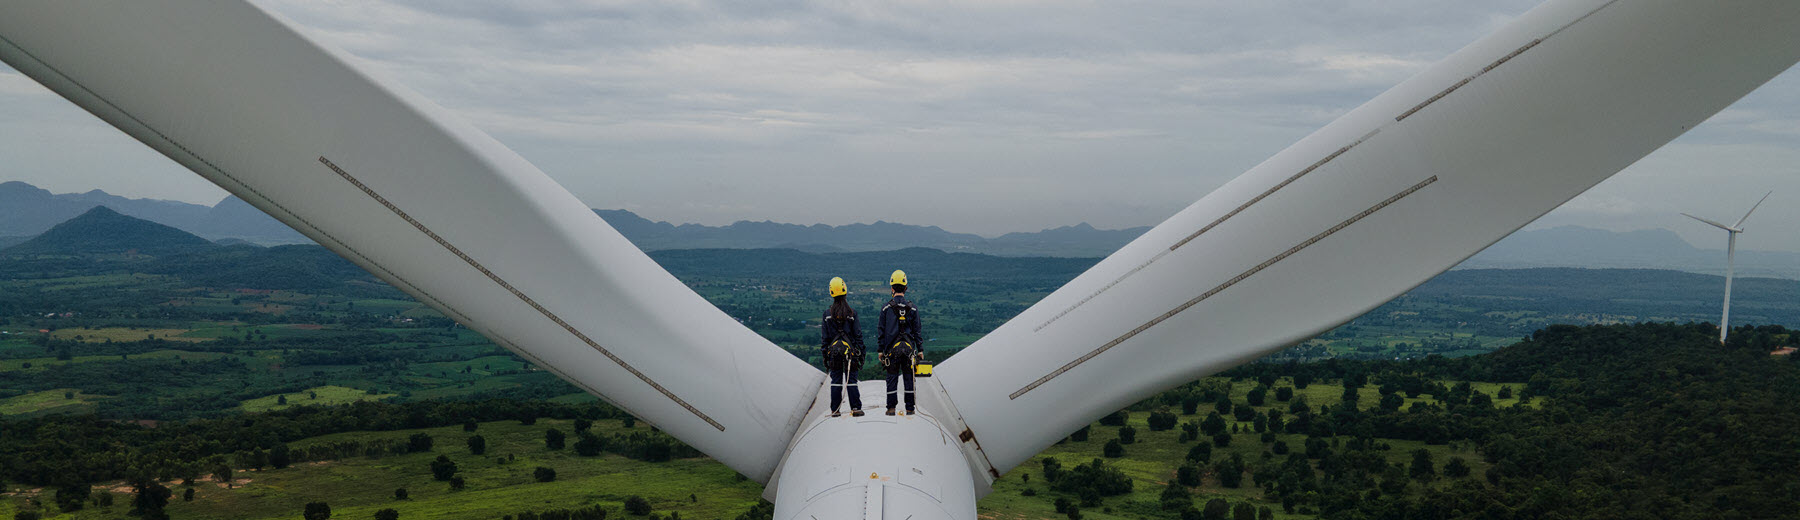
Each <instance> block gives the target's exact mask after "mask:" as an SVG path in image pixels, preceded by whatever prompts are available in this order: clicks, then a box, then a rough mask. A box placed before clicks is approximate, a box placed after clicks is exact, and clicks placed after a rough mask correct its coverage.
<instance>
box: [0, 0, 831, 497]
mask: <svg viewBox="0 0 1800 520" xmlns="http://www.w3.org/2000/svg"><path fill="white" fill-rule="evenodd" d="M0 59H4V60H5V61H6V62H7V63H9V64H11V65H12V66H14V67H16V68H17V69H19V70H20V71H21V72H24V73H25V74H27V75H29V76H31V77H32V78H33V79H35V80H37V81H38V82H40V83H43V84H44V85H45V86H48V87H50V88H51V89H52V90H55V91H56V92H57V93H59V94H61V95H62V96H63V97H66V98H68V99H69V100H70V101H73V102H75V104H77V105H80V106H81V107H82V108H85V109H87V110H88V111H89V112H92V113H94V115H96V116H99V117H100V118H101V119H103V120H105V121H106V122H108V123H111V124H112V125H113V126H116V127H118V128H119V129H120V130H123V131H125V132H126V133H128V134H130V135H131V136H132V137H135V138H137V139H138V140H140V141H143V142H144V143H145V144H147V145H149V146H150V147H151V148H154V149H156V150H157V151H159V152H162V153H163V154H164V155H167V156H169V157H170V158H172V159H174V160H176V161H177V162H179V163H181V164H182V165H184V166H187V167H188V168H190V169H192V170H194V171H195V172H198V173H199V174H200V175H202V176H204V177H206V178H207V179H208V180H211V181H213V182H214V183H217V184H218V185H220V186H222V187H224V188H225V189H226V190H229V191H231V192H232V193H234V194H236V195H238V196H239V197H242V198H243V199H244V200H245V201H247V202H249V203H251V204H253V205H255V206H257V207H258V208H261V209H262V210H263V211H266V212H268V213H269V214H270V215H273V216H274V217H275V218H277V219H280V220H281V221H282V222H285V223H287V224H288V225H290V226H293V227H294V228H295V229H297V230H299V231H300V232H302V233H305V234H306V235H307V236H309V237H312V238H313V239H314V240H316V241H318V242H319V243H320V244H323V245H325V246H326V247H328V248H331V249H332V250H333V251H336V252H337V253H338V254H340V255H343V256H344V257H345V258H347V259H349V260H350V261H352V262H355V263H356V264H357V265H360V266H362V267H363V268H365V269H368V270H369V272H371V273H373V274H375V275H376V276H379V277H381V278H382V279H384V280H387V281H388V282H389V283H391V284H393V285H394V286H395V287H397V288H400V289H401V290H404V291H406V292H408V293H411V294H412V295H414V296H416V297H418V298H419V300H420V301H422V302H425V303H426V304H429V305H431V306H432V307H435V308H437V309H438V310H440V311H442V312H443V313H444V314H445V315H447V316H450V317H452V318H455V319H456V320H457V321H459V322H462V323H463V324H465V325H468V326H469V327H470V328H473V329H475V330H478V331H480V332H481V333H482V334H484V335H486V336H487V337H489V338H491V339H493V340H494V342H495V343H498V344H500V345H502V346H504V347H506V348H508V349H511V350H512V351H513V352H516V353H518V354H519V355H521V356H524V357H525V358H527V359H530V360H531V361H532V362H533V363H534V364H536V365H537V366H539V367H543V368H545V369H549V370H551V371H553V372H555V373H556V374H557V375H559V376H562V377H563V378H564V379H567V380H569V381H570V382H572V383H575V384H576V385H578V386H580V387H582V388H584V389H586V390H588V391H590V392H593V393H595V394H597V395H599V396H601V397H603V398H605V399H606V400H608V401H611V402H612V403H613V404H616V405H618V406H619V407H620V408H623V409H625V410H626V411H628V412H630V413H632V414H633V415H636V416H638V417H641V418H643V419H645V420H647V421H649V422H651V423H654V424H655V425H657V426H658V427H661V428H662V430H663V431H666V432H668V433H670V434H672V435H674V436H675V437H677V438H679V439H681V440H682V441H684V442H687V443H688V444H690V445H693V446H694V447H696V448H698V449H700V450H701V451H704V452H706V453H707V454H709V455H711V456H713V457H714V458H716V459H718V460H719V461H720V462H724V463H725V464H726V465H728V466H730V467H731V468H733V469H735V470H737V471H739V472H741V473H743V474H744V475H747V476H750V477H751V478H754V479H757V480H759V481H760V480H764V479H767V478H768V477H769V475H770V473H771V472H772V471H773V470H774V467H775V465H776V463H777V462H778V460H779V458H780V457H781V454H782V452H783V450H784V449H785V447H786V444H787V442H788V440H789V439H790V438H791V437H792V435H793V432H794V429H795V428H796V427H797V425H798V422H799V420H800V419H801V418H802V417H803V415H804V413H805V412H806V410H807V408H808V407H809V406H810V405H811V403H812V402H813V400H814V396H815V394H816V391H817V388H819V384H820V382H821V381H822V380H823V378H824V375H823V374H821V373H820V372H819V371H818V370H815V369H813V368H811V367H810V366H808V365H807V364H806V363H805V362H803V361H801V360H798V359H796V358H794V356H792V355H789V354H787V353H786V352H783V351H782V350H781V349H779V348H776V347H775V346H774V345H772V344H770V343H769V342H768V341H766V340H764V339H762V338H761V337H759V336H757V335H756V334H755V333H754V332H752V331H750V330H749V329H746V328H744V327H743V326H742V325H739V324H738V323H737V322H736V321H735V320H733V319H732V318H731V317H729V316H727V315H726V314H725V313H723V312H721V311H720V310H719V309H717V308H715V307H713V306H712V305H710V304H708V303H707V302H706V300H704V299H702V298H700V296H698V295H696V294H694V293H693V292H692V291H690V290H688V289H687V287H685V286H684V285H682V283H681V282H680V281H678V280H676V279H675V277H673V276H671V275H669V274H668V273H667V272H665V271H663V270H662V269H661V268H660V267H658V266H657V265H656V263H654V262H652V261H651V260H650V258H649V257H648V256H646V255H645V254H644V253H643V252H641V251H639V250H638V249H637V248H635V247H633V246H632V245H631V243H630V242H627V241H626V240H625V238H624V237H622V236H620V235H619V233H617V232H616V231H614V230H613V229H612V228H611V227H609V226H607V225H606V223H605V222H603V221H602V220H600V218H599V217H598V216H596V215H595V214H594V213H593V211H592V210H590V209H589V208H588V207H586V206H585V205H583V204H582V203H581V201H579V200H576V198H575V197H574V196H573V195H570V194H569V193H568V192H567V191H564V190H563V188H562V187H561V186H559V185H557V184H556V182H554V181H552V180H551V179H550V178H549V177H547V176H545V175H544V174H543V173H542V172H540V171H538V169H537V168H536V167H533V166H532V165H531V164H529V163H527V162H526V161H525V160H524V159H523V158H521V157H519V156H518V155H517V154H515V153H513V152H512V151H511V150H508V149H507V148H506V147H505V146H502V145H501V144H500V143H499V142H498V141H495V140H494V139H492V138H490V137H488V136H487V135H486V134H484V133H482V132H481V131H480V130H477V129H475V127H473V126H471V125H469V124H468V123H465V122H463V121H461V120H460V119H458V118H456V117H454V116H452V115H450V114H449V113H448V112H446V111H445V110H443V109H442V108H439V107H437V106H436V105H433V104H432V103H430V102H428V101H426V100H424V99H423V98H421V97H419V96H418V95H416V94H413V93H411V92H409V91H407V90H406V89H403V88H400V87H398V86H396V85H395V84H394V83H391V82H389V81H386V80H383V79H381V75H380V74H378V73H376V72H374V71H371V70H367V69H364V68H361V67H358V66H356V65H353V64H352V62H353V61H354V60H351V59H349V58H347V57H346V56H344V55H342V54H339V53H336V52H335V51H331V50H328V49H325V48H324V47H322V46H321V45H319V44H317V43H315V42H312V41H309V40H308V39H307V38H306V37H305V36H303V35H301V34H298V33H297V32H295V31H294V30H293V29H291V28H290V27H288V26H287V25H286V24H284V23H283V22H281V21H279V20H277V19H276V18H275V17H273V16H271V15H270V14H268V13H265V12H263V11H262V10H260V9H259V8H257V7H255V6H253V5H251V4H249V3H245V2H218V1H210V0H140V1H132V2H110V1H99V0H69V1H63V0H42V1H39V0H18V1H8V2H4V3H0Z"/></svg>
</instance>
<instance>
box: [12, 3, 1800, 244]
mask: <svg viewBox="0 0 1800 520" xmlns="http://www.w3.org/2000/svg"><path fill="white" fill-rule="evenodd" d="M254 1H255V2H256V3H257V4H258V5H259V6H262V7H264V8H265V9H267V10H270V11H272V12H275V13H277V14H279V15H281V16H283V17H284V18H286V19H288V20H290V21H292V22H293V23H294V24H296V25H297V26H298V27H299V28H300V29H301V30H302V31H303V32H305V33H306V34H308V35H309V36H311V37H314V38H316V39H318V40H320V41H323V42H326V43H328V44H330V45H333V46H337V47H340V48H342V49H344V50H345V51H347V52H348V53H349V54H351V55H352V56H354V57H355V58H356V59H357V60H359V61H361V62H363V63H364V64H365V65H367V66H369V67H371V68H374V69H378V70H379V71H381V72H382V73H384V74H386V75H389V76H391V77H393V78H395V79H396V80H397V81H399V82H400V83H402V84H404V85H406V86H408V87H410V88H413V89H415V90H418V91H420V92H421V93H422V94H424V95H425V96H426V97H428V98H430V99H432V100H434V101H435V102H437V103H439V104H441V105H443V106H445V107H446V108H448V109H449V110H451V111H452V112H455V113H457V114H459V115H462V116H464V117H467V118H469V119H470V120H471V121H473V122H474V123H475V124H476V125H477V126H479V127H481V128H483V129H484V130H486V131H488V132H490V133H492V134H494V136H495V137H496V138H498V139H500V140H501V141H502V142H504V143H506V144H508V145H509V146H512V147H513V148H515V149H517V150H519V151H520V153H521V154H522V155H524V156H526V157H527V158H528V159H530V160H531V161H532V162H533V163H535V164H537V165H538V166H540V167H541V168H543V169H544V170H545V171H546V172H547V173H549V174H550V175H551V176H552V177H554V178H556V179H557V180H558V181H559V182H561V183H562V184H563V185H564V186H566V187H568V188H570V190H571V191H573V192H574V193H575V194H576V195H577V196H578V197H581V198H582V199H583V200H584V201H586V202H587V203H589V204H590V205H593V206H597V207H625V208H632V209H634V210H638V211H641V212H642V213H644V214H646V215H647V216H650V217H652V218H657V219H663V220H671V221H677V222H704V223H711V224H719V223H727V222H731V221H735V220H740V219H754V220H761V219H765V218H770V219H778V220H787V221H793V222H802V223H812V222H827V223H833V224H842V223H849V222H870V221H873V220H876V219H883V220H889V221H900V222H907V223H915V224H928V225H938V226H941V227H944V228H946V229H951V230H956V231H970V232H979V233H986V234H997V233H1002V232H1007V231H1017V230H1036V229H1042V228H1045V227H1052V226H1061V225H1068V224H1074V223H1077V222H1082V221H1086V222H1090V223H1093V224H1094V225H1097V226H1102V227H1127V226H1138V225H1150V224H1155V223H1156V222H1158V221H1160V220H1161V219H1163V218H1165V217H1166V216H1168V215H1169V214H1171V213H1173V212H1174V211H1177V210H1179V209H1180V208H1182V207H1184V206H1186V205H1188V204H1189V203H1191V202H1192V201H1193V200H1195V199H1197V198H1199V197H1200V196H1202V195H1204V194H1205V193H1206V192H1208V191H1210V190H1212V189H1213V188H1216V187H1217V186H1219V185H1221V184H1223V183H1224V182H1225V181H1227V180H1229V179H1231V178H1232V177H1234V176H1236V175H1238V174H1240V173H1242V172H1243V171H1244V170H1245V169H1247V168H1249V167H1251V166H1253V165H1255V164H1257V163H1259V162H1261V161H1262V160H1263V159H1265V158H1267V157H1268V156H1269V155H1271V154H1273V153H1275V152H1278V151H1279V150H1281V149H1282V148H1285V147H1286V146H1288V145H1289V144H1291V143H1292V142H1293V141H1294V140H1296V139H1298V138H1300V137H1302V136H1305V135H1306V134H1308V133H1310V132H1312V131H1313V130H1314V129H1317V128H1318V127H1319V126H1321V125H1324V124H1326V123H1328V122H1330V121H1331V120H1332V119H1334V118H1336V117H1337V116H1339V115H1341V114H1343V113H1344V112H1346V111H1348V110H1350V109H1352V108H1354V107H1356V106H1358V105H1360V104H1361V103H1363V102H1364V101H1367V100H1368V99H1369V98H1371V97H1373V96H1375V95H1376V94H1379V93H1380V92H1382V91H1384V90H1386V89H1387V88H1389V87H1391V86H1393V85H1394V84H1396V83H1398V82H1400V81H1401V80H1404V79H1405V78H1407V77H1409V76H1410V75H1412V74H1414V73H1416V72H1417V71H1419V70H1421V69H1422V68H1424V67H1426V66H1428V65H1429V64H1430V63H1432V62H1435V61H1436V60H1438V59H1441V58H1442V57H1444V56H1446V55H1448V54H1450V53H1451V52H1453V51H1455V50H1456V49H1458V48H1461V47H1462V46H1463V45H1466V44H1467V43H1469V42H1471V41H1474V40H1475V39H1476V38H1479V37H1480V36H1482V35H1484V34H1487V33H1488V32H1491V31H1492V30H1494V29H1495V28H1497V27H1499V26H1501V25H1502V24H1504V23H1506V22H1507V21H1509V20H1511V19H1513V18H1514V17H1516V16H1517V15H1518V14H1520V13H1523V12H1524V11H1526V10H1527V9H1529V8H1531V7H1532V6H1534V5H1535V4H1536V3H1537V1H1536V0H1497V1H1491V2H1452V3H1444V2H1437V1H1427V0H1331V1H1323V2H1311V3H1306V4H1294V3H1287V2H1242V1H1227V0H1141V1H1131V2H1089V1H1072V0H1048V1H1033V2H1023V1H1012V0H1004V1H982V2H966V1H949V0H894V1H886V2H866V1H851V0H816V1H799V0H794V1H789V0H771V1H758V2H730V1H700V0H668V1H662V0H641V1H640V0H609V1H584V2H574V1H551V0H521V1H515V2H492V1H486V0H356V1H349V0H254ZM1793 76H1794V75H1793V74H1789V75H1786V76H1783V77H1781V78H1777V79H1776V80H1775V81H1772V82H1771V83H1770V84H1769V85H1767V86H1765V87H1764V88H1763V89H1761V90H1759V91H1758V92H1756V93H1754V94H1752V95H1751V96H1750V97H1748V98H1746V99H1745V100H1744V101H1742V102H1740V103H1738V104H1737V105H1734V106H1733V108H1732V109H1730V110H1727V111H1726V112H1724V113H1721V114H1720V115H1719V116H1717V117H1715V118H1713V120H1712V121H1709V122H1707V123H1706V124H1705V125H1701V126H1700V127H1699V128H1697V129H1696V130H1695V131H1694V132H1692V135H1689V136H1686V137H1683V138H1682V139H1681V140H1678V141H1677V142H1676V144H1675V146H1672V147H1671V148H1676V149H1679V151H1675V152H1671V151H1668V150H1665V151H1664V152H1659V155H1653V156H1652V157H1650V158H1647V159H1645V160H1644V161H1641V162H1640V163H1639V164H1638V165H1637V166H1634V167H1632V168H1631V169H1628V170H1627V171H1626V172H1624V173H1622V174H1621V175H1620V176H1619V177H1618V178H1616V179H1615V180H1614V181H1609V182H1608V183H1603V184H1602V185H1601V187H1600V188H1597V189H1596V193H1595V194H1593V195H1591V196H1584V197H1582V198H1578V199H1576V201H1575V202H1572V203H1571V206H1569V207H1568V208H1565V210H1562V211H1559V212H1556V213H1553V214H1552V217H1554V218H1560V219H1564V220H1568V221H1570V222H1574V223H1583V222H1586V223H1590V224H1594V225H1601V224H1606V225H1612V224H1610V223H1614V222H1620V221H1621V220H1618V219H1623V218H1626V215H1642V214H1644V211H1645V210H1643V209H1642V208H1646V207H1653V206H1658V205H1660V204H1662V203H1663V202H1665V201H1667V200H1671V199H1674V198H1676V195H1677V192H1691V191H1692V190H1693V189H1694V188H1693V187H1692V184H1690V181H1689V179H1690V178H1691V177H1689V176H1688V175H1689V174H1690V172H1691V171H1693V170H1694V169H1706V170H1708V171H1710V172H1712V174H1713V175H1721V176H1723V175H1726V174H1727V173H1729V172H1735V171H1738V170H1736V169H1738V168H1773V169H1776V170H1779V169H1780V168H1782V167H1788V168H1789V169H1788V170H1786V172H1785V174H1783V175H1785V177H1782V176H1781V175H1776V174H1770V175H1772V176H1770V177H1766V178H1764V177H1758V178H1757V179H1758V180H1759V181H1760V180H1768V181H1769V182H1772V183H1775V184H1776V185H1777V186H1790V187H1791V189H1792V190H1793V191H1795V192H1796V193H1800V176H1794V175H1792V174H1793V173H1794V171H1793V170H1792V169H1791V168H1792V167H1789V166H1783V165H1781V164H1777V161H1769V160H1763V161H1747V160H1744V159H1743V158H1741V157H1737V156H1733V155H1731V154H1733V153H1754V154H1763V155H1761V156H1760V157H1769V156H1770V155H1769V154H1777V156H1780V157H1786V156H1785V155H1779V154H1782V153H1788V152H1792V151H1793V150H1795V149H1796V144H1795V139H1796V137H1800V136H1797V135H1796V133H1800V130H1797V129H1800V104H1797V103H1795V102H1794V101H1793V100H1794V99H1796V96H1795V95H1794V94H1796V93H1800V80H1797V79H1794V78H1793ZM20 80H21V78H19V77H18V76H16V75H0V107H4V106H6V104H8V103H11V104H15V105H18V104H24V105H31V106H51V105H56V104H58V103H62V102H61V101H60V100H59V99H55V98H54V97H53V96H45V95H44V94H43V93H42V91H41V89H40V90H31V89H29V88H27V89H25V90H26V92H23V93H20V92H16V90H17V88H16V87H17V86H18V84H19V81H20ZM63 104H65V105H66V103H63ZM71 117H72V116H71ZM84 124H85V123H84ZM90 126H92V125H90ZM92 131H96V132H104V131H107V130H105V129H104V127H99V128H98V129H93V130H92ZM1745 145H1754V147H1753V148H1742V147H1740V148H1735V149H1734V148H1731V147H1732V146H1745ZM82 153H83V154H85V155H86V156H88V157H96V158H100V157H118V158H120V159H119V160H120V161H124V160H125V159H123V158H125V157H134V158H135V157H137V155H132V154H131V153H126V152H122V151H116V150H112V149H109V148H98V149H96V148H88V149H84V150H82ZM131 160H137V159H131ZM120 165H121V166H120V169H124V168H126V167H128V166H129V163H124V162H121V163H120ZM36 167H37V168H38V169H42V170H46V171H53V170H55V169H57V166H55V165H53V164H50V163H45V164H43V165H40V166H36ZM159 171H160V170H159ZM171 175H173V174H172V173H171ZM80 178H83V179H87V182H90V183H91V184H92V185H93V186H95V187H106V188H108V189H114V190H117V189H118V188H114V186H115V185H116V183H121V182H126V181H121V180H119V177H118V176H117V175H116V174H115V175H114V176H112V177H107V176H103V175H93V176H87V177H80ZM896 179H901V180H900V181H896ZM1787 179H1796V180H1787ZM131 182H136V181H131ZM145 182H150V181H145ZM1677 186H1680V187H1681V188H1676V187H1677ZM146 189H147V188H146ZM1759 189H1760V188H1759ZM122 191H129V190H122ZM1680 195H1683V196H1686V193H1680ZM883 199H891V200H895V201H899V202H897V203H892V204H880V203H878V202H880V201H882V200H883ZM1630 208H1639V209H1637V210H1632V209H1630ZM1781 211H1785V210H1781ZM1781 211H1776V212H1774V213H1775V214H1781ZM1791 216H1792V217H1794V218H1800V209H1796V210H1795V211H1794V212H1793V215H1791ZM1609 219H1610V220H1609ZM1792 247H1794V248H1796V249H1800V237H1795V238H1794V239H1792Z"/></svg>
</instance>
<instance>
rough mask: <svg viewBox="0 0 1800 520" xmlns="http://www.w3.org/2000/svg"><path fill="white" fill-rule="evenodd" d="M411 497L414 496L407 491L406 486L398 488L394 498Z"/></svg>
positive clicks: (403, 498)
mask: <svg viewBox="0 0 1800 520" xmlns="http://www.w3.org/2000/svg"><path fill="white" fill-rule="evenodd" d="M410 498H412V494H411V493H407V492H406V488H397V489H395V490H394V500H407V499H410Z"/></svg>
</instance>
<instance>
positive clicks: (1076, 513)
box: [1063, 504, 1081, 520]
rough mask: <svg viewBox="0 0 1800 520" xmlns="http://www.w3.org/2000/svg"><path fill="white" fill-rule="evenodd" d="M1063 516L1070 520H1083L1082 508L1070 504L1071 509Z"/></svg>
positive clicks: (1064, 512)
mask: <svg viewBox="0 0 1800 520" xmlns="http://www.w3.org/2000/svg"><path fill="white" fill-rule="evenodd" d="M1063 514H1064V515H1067V516H1068V517H1069V520H1081V506H1079V505H1076V504H1069V509H1067V510H1065V511H1063Z"/></svg>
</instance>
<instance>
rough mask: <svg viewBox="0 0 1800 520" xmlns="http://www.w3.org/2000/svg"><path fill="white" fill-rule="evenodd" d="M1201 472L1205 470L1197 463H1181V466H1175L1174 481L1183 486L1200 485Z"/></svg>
mask: <svg viewBox="0 0 1800 520" xmlns="http://www.w3.org/2000/svg"><path fill="white" fill-rule="evenodd" d="M1202 473H1205V470H1204V469H1202V468H1201V467H1200V466H1199V465H1198V464H1193V463H1188V464H1182V465H1181V467H1178V468H1175V481H1176V482H1180V483H1181V485H1183V486H1188V487H1200V476H1201V474H1202Z"/></svg>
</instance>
